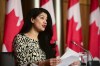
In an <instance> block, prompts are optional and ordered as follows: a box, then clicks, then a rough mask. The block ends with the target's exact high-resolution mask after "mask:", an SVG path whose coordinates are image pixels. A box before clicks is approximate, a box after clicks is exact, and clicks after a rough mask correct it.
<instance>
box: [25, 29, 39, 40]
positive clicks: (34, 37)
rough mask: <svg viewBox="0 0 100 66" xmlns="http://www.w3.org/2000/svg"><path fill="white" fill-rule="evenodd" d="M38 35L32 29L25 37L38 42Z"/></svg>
mask: <svg viewBox="0 0 100 66" xmlns="http://www.w3.org/2000/svg"><path fill="white" fill-rule="evenodd" d="M38 34H39V32H38V31H36V30H35V29H34V28H32V29H31V30H30V31H29V32H28V33H26V35H27V36H28V37H29V38H31V39H34V40H38Z"/></svg>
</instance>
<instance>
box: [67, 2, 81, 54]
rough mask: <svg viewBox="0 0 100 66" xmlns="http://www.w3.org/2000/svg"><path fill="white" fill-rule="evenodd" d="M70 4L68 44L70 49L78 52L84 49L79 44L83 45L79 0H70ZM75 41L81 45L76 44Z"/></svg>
mask: <svg viewBox="0 0 100 66" xmlns="http://www.w3.org/2000/svg"><path fill="white" fill-rule="evenodd" d="M68 4H69V5H68V21H67V27H66V28H67V32H66V34H67V35H66V44H67V48H68V49H70V50H72V51H75V52H77V53H78V52H81V51H82V49H81V48H80V47H79V46H83V45H82V28H81V17H80V6H79V0H69V3H68ZM73 42H75V43H76V44H77V45H79V46H76V45H74V44H73ZM68 49H67V50H68Z"/></svg>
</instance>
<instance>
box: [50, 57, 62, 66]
mask: <svg viewBox="0 0 100 66" xmlns="http://www.w3.org/2000/svg"><path fill="white" fill-rule="evenodd" d="M60 62H61V60H60V58H58V57H57V58H51V59H49V63H50V66H56V65H57V64H59V63H60Z"/></svg>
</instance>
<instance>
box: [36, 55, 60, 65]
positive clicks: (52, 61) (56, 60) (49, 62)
mask: <svg viewBox="0 0 100 66" xmlns="http://www.w3.org/2000/svg"><path fill="white" fill-rule="evenodd" d="M60 61H61V60H60V58H59V57H56V58H51V59H47V60H45V61H40V62H38V63H37V64H38V66H56V65H57V64H59V63H60Z"/></svg>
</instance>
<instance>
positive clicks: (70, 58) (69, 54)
mask: <svg viewBox="0 0 100 66" xmlns="http://www.w3.org/2000/svg"><path fill="white" fill-rule="evenodd" d="M79 56H80V54H79V53H77V52H75V51H73V50H71V49H69V48H67V51H66V52H65V53H64V55H63V56H62V57H61V63H59V64H58V65H57V66H69V65H70V64H72V63H73V62H75V61H78V60H79Z"/></svg>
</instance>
